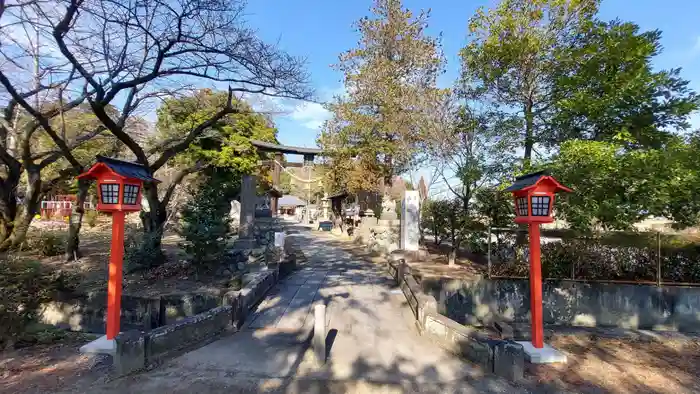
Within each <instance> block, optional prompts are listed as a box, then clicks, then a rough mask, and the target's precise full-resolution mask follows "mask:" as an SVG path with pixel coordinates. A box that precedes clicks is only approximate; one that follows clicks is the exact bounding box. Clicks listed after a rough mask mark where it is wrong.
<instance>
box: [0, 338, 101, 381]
mask: <svg viewBox="0 0 700 394" xmlns="http://www.w3.org/2000/svg"><path fill="white" fill-rule="evenodd" d="M89 340H90V339H89V338H88V337H86V336H85V335H80V334H73V333H71V334H68V336H67V337H66V338H64V339H63V340H62V341H61V342H60V343H56V344H52V345H36V346H32V347H28V348H23V349H17V350H10V351H4V352H0V393H16V394H29V393H53V392H56V391H58V390H62V389H65V388H68V387H72V386H74V385H75V384H77V383H79V382H81V383H83V382H84V383H85V384H88V383H90V382H94V381H96V380H97V379H100V378H101V377H102V376H103V374H102V373H100V372H99V371H98V370H97V369H91V367H92V365H91V363H93V361H92V360H93V359H91V358H90V357H88V356H85V355H82V354H80V353H79V352H78V349H79V348H80V346H82V345H84V344H85V343H86V342H87V341H89Z"/></svg>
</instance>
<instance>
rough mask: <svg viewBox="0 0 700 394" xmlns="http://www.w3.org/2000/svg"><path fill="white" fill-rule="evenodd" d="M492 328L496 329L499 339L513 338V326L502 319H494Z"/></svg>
mask: <svg viewBox="0 0 700 394" xmlns="http://www.w3.org/2000/svg"><path fill="white" fill-rule="evenodd" d="M493 328H495V329H496V331H498V333H499V334H500V336H501V339H513V338H514V332H513V327H511V326H510V324H508V323H505V322H503V321H495V322H494V323H493Z"/></svg>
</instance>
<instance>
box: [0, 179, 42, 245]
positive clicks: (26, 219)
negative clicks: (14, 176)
mask: <svg viewBox="0 0 700 394" xmlns="http://www.w3.org/2000/svg"><path fill="white" fill-rule="evenodd" d="M40 201H41V175H40V173H39V171H38V170H27V190H26V194H25V196H24V201H23V203H22V207H21V209H19V210H18V211H17V214H16V215H15V218H14V220H13V221H12V228H11V233H10V234H9V236H8V237H7V238H5V240H3V242H2V244H0V251H6V250H8V249H14V248H17V247H19V246H20V245H21V244H22V243H23V242H24V240H25V238H26V237H27V231H29V226H30V225H31V223H32V220H33V219H34V215H36V213H37V211H38V210H39V203H40ZM6 226H7V225H6ZM6 230H7V227H6Z"/></svg>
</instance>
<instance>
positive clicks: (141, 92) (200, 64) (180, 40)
mask: <svg viewBox="0 0 700 394" xmlns="http://www.w3.org/2000/svg"><path fill="white" fill-rule="evenodd" d="M62 5H63V6H62V7H56V6H55V3H53V2H42V1H39V2H24V3H17V4H15V5H14V6H15V7H16V9H19V10H20V12H19V13H18V14H17V15H21V14H22V12H24V15H33V16H35V17H36V21H34V20H29V22H30V23H34V24H35V25H36V26H39V27H40V28H41V29H43V33H42V34H43V35H44V36H45V37H46V38H47V39H50V42H49V45H50V47H51V48H52V50H53V51H52V59H54V60H52V61H53V62H55V63H58V64H62V65H64V66H63V67H64V69H66V74H68V75H69V76H71V77H73V78H75V79H74V80H73V81H72V84H71V87H73V88H74V89H75V90H74V91H76V92H78V93H76V98H75V99H74V100H79V102H83V101H87V102H88V103H89V105H90V108H91V110H92V112H93V113H94V115H95V116H96V117H97V118H98V119H99V120H100V122H101V124H102V126H103V127H104V128H105V129H106V130H107V131H108V132H110V133H111V134H113V135H114V136H115V137H116V138H117V139H118V140H119V141H120V142H121V143H123V144H124V145H125V146H126V147H127V148H128V150H129V152H130V154H131V155H132V156H133V158H134V159H135V160H136V161H137V162H139V163H140V164H142V165H144V166H146V167H147V168H148V169H149V172H151V173H155V172H156V171H157V170H158V169H160V168H162V167H163V166H164V165H166V164H167V163H168V162H169V161H170V160H171V159H172V158H173V157H175V156H176V155H178V154H179V153H181V152H183V151H185V150H186V149H187V148H188V147H189V146H190V144H191V143H192V142H193V141H194V140H196V139H197V138H198V137H199V136H201V135H202V134H203V133H204V132H205V131H206V130H207V129H209V128H210V127H211V126H212V125H213V124H215V123H216V122H217V121H219V120H220V119H221V118H223V117H224V116H226V115H228V114H232V113H238V112H240V111H241V107H240V106H239V105H237V103H238V101H237V100H235V98H234V95H235V94H243V93H253V94H266V95H273V96H281V97H291V98H300V99H306V98H308V97H310V94H311V91H310V90H309V88H308V84H307V75H306V73H305V70H304V60H303V59H299V58H295V57H293V56H291V55H289V54H287V53H286V52H284V51H281V50H279V49H277V48H276V47H274V46H272V45H269V44H267V43H265V42H263V41H262V40H260V38H258V36H257V35H256V33H255V31H254V30H253V29H250V28H248V27H247V26H246V25H245V23H244V17H243V12H244V9H245V2H244V1H236V0H234V1H229V0H182V1H178V2H176V3H169V2H162V1H160V0H135V1H132V2H129V3H118V2H113V1H111V0H97V1H89V2H87V1H83V0H66V1H65V2H63V3H62ZM25 11H26V12H25ZM29 19H31V18H29ZM56 59H57V60H56ZM18 82H19V81H18V80H17V79H14V78H13V75H11V74H10V73H9V72H8V71H7V70H5V69H4V68H3V69H2V70H0V83H1V84H2V85H3V86H4V87H5V89H7V91H8V92H10V94H11V96H12V98H13V99H14V100H15V101H16V102H17V103H18V105H20V106H21V107H22V108H23V109H24V110H25V111H27V112H28V113H29V114H30V115H31V116H32V117H33V119H34V120H35V121H36V122H37V123H38V124H39V126H40V127H41V128H43V130H44V131H45V132H46V133H48V134H49V135H50V136H51V137H52V139H54V142H55V143H56V144H57V146H59V147H61V150H62V151H64V152H67V153H70V149H68V147H65V144H62V143H60V141H58V139H57V138H53V137H54V136H57V135H59V134H58V133H57V132H56V130H55V129H54V128H53V127H52V126H51V124H50V122H49V119H48V118H47V116H46V114H45V113H43V112H42V111H40V110H38V109H37V108H36V106H35V105H33V104H32V103H30V102H28V101H27V100H25V99H24V98H23V97H24V95H26V94H27V92H26V91H24V90H20V89H19V88H16V86H18ZM203 82H207V83H220V84H226V85H229V93H228V97H227V100H225V102H224V103H223V104H222V105H221V106H220V107H219V108H218V109H217V110H216V111H215V112H214V113H211V114H210V116H208V117H207V118H206V119H201V120H200V122H199V123H197V124H192V125H191V127H190V129H189V130H188V132H187V133H186V134H184V135H182V136H181V138H180V139H179V140H178V141H168V146H167V147H161V148H162V149H160V148H159V147H146V146H145V145H144V143H143V141H140V140H139V139H137V138H135V137H134V136H133V135H131V134H129V133H128V132H127V130H126V128H125V127H126V125H127V122H128V120H129V119H130V118H132V117H133V116H134V115H136V114H138V113H139V111H143V110H144V109H145V108H148V107H147V106H148V105H149V104H153V102H154V101H155V100H158V99H160V98H162V97H169V96H172V95H173V94H176V93H179V92H182V91H186V90H188V89H189V88H190V87H191V84H196V83H203ZM144 105H145V106H146V107H144ZM112 106H117V109H118V115H117V116H114V115H112V114H110V112H109V108H110V107H112ZM151 152H156V153H155V154H151ZM144 198H145V199H146V200H147V201H148V205H149V207H150V211H149V212H148V213H147V214H146V215H145V218H144V221H145V223H146V226H145V228H146V229H147V231H150V232H155V233H159V232H162V224H163V223H164V221H165V218H166V206H164V205H162V204H161V201H160V199H159V193H158V185H157V184H154V183H147V184H145V185H144ZM150 238H153V239H156V240H157V242H160V238H159V237H150ZM156 246H158V247H159V245H156Z"/></svg>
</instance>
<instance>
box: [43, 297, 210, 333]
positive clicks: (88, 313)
mask: <svg viewBox="0 0 700 394" xmlns="http://www.w3.org/2000/svg"><path fill="white" fill-rule="evenodd" d="M121 303H122V304H121V309H122V315H121V326H122V328H123V329H124V330H142V331H149V330H152V329H154V328H157V327H161V326H164V325H167V324H172V323H174V322H176V321H178V320H182V319H184V318H187V317H190V316H194V315H196V314H199V313H202V312H204V311H207V310H209V309H212V308H215V307H217V306H220V305H222V304H223V303H222V297H221V296H217V295H214V294H208V293H207V294H202V293H190V294H170V295H164V296H161V297H150V298H149V297H134V296H130V295H123V296H122V301H121ZM106 314H107V293H106V292H104V291H96V292H90V293H87V294H80V293H60V294H58V295H57V296H56V299H55V300H54V301H51V302H48V303H46V304H43V305H42V306H41V307H40V309H39V311H38V316H39V321H41V322H42V323H45V324H52V325H55V326H57V327H60V328H65V329H69V330H71V331H80V332H89V333H94V334H104V333H105V319H106Z"/></svg>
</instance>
